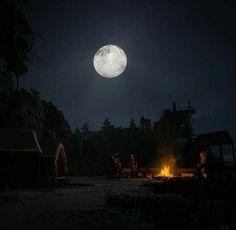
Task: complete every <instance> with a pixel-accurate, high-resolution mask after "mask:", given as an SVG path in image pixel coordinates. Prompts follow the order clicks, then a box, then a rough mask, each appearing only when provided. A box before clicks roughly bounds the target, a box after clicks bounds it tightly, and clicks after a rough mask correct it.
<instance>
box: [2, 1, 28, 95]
mask: <svg viewBox="0 0 236 230" xmlns="http://www.w3.org/2000/svg"><path fill="white" fill-rule="evenodd" d="M19 2H25V1H19V0H18V1H17V0H1V3H0V77H1V78H8V79H11V78H12V77H14V78H15V79H16V89H17V90H18V88H19V78H20V77H21V76H23V74H24V73H26V72H27V71H28V68H27V66H26V62H29V60H30V54H31V50H32V43H33V33H32V31H31V27H30V25H29V23H28V21H27V19H26V17H25V16H24V13H23V10H22V8H21V7H20V4H19Z"/></svg>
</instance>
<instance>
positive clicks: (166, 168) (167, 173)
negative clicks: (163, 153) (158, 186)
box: [159, 165, 174, 177]
mask: <svg viewBox="0 0 236 230" xmlns="http://www.w3.org/2000/svg"><path fill="white" fill-rule="evenodd" d="M159 176H164V177H173V176H174V174H173V173H171V172H170V166H168V165H164V166H163V168H162V169H161V172H160V173H159Z"/></svg>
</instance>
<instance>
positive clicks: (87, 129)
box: [81, 122, 89, 134]
mask: <svg viewBox="0 0 236 230" xmlns="http://www.w3.org/2000/svg"><path fill="white" fill-rule="evenodd" d="M81 132H82V133H85V134H88V133H89V126H88V123H87V122H85V123H84V124H83V125H82V127H81Z"/></svg>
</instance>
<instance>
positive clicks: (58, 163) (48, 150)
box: [40, 140, 68, 178]
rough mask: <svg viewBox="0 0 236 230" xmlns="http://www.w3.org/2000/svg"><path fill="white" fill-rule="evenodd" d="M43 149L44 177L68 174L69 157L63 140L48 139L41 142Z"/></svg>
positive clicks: (42, 169)
mask: <svg viewBox="0 0 236 230" xmlns="http://www.w3.org/2000/svg"><path fill="white" fill-rule="evenodd" d="M40 144H41V146H42V150H43V155H42V158H41V165H40V168H41V176H42V177H44V178H45V177H63V176H67V175H68V158H67V155H66V151H65V147H64V145H63V143H62V142H59V141H56V140H47V141H42V142H40Z"/></svg>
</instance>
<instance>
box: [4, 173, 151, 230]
mask: <svg viewBox="0 0 236 230" xmlns="http://www.w3.org/2000/svg"><path fill="white" fill-rule="evenodd" d="M71 180H72V185H70V186H62V187H59V188H51V189H37V190H36V189H35V190H8V191H1V192H0V229H1V230H15V229H17V230H18V229H22V230H28V229H30V230H41V229H42V230H46V229H52V230H54V229H57V230H62V229H63V230H64V229H68V230H69V229H114V230H115V229H152V226H147V225H146V224H145V225H143V224H142V223H140V221H139V217H138V216H137V215H136V214H135V213H134V214H133V215H130V214H129V215H127V214H125V213H121V212H119V211H118V210H116V209H115V208H112V207H108V206H106V205H105V197H106V195H107V194H108V193H109V192H111V191H112V192H115V193H116V192H117V193H119V192H128V193H136V192H147V190H148V188H145V187H142V186H141V185H142V180H139V179H120V180H108V179H105V178H87V177H74V178H71Z"/></svg>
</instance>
